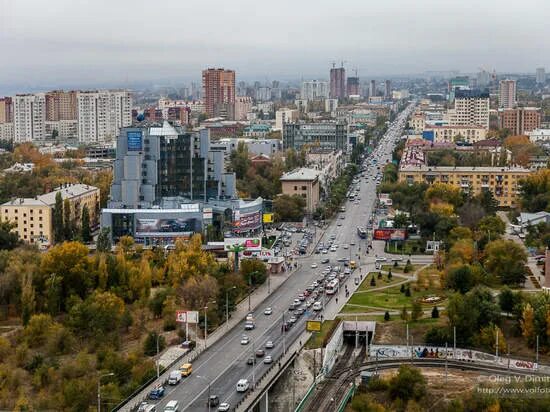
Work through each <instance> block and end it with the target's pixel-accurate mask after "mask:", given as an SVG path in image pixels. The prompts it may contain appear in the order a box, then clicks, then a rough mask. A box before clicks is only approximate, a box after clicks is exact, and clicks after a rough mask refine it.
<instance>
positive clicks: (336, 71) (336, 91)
mask: <svg viewBox="0 0 550 412" xmlns="http://www.w3.org/2000/svg"><path fill="white" fill-rule="evenodd" d="M329 97H330V98H331V99H345V98H346V69H344V68H343V67H333V68H332V69H330V95H329Z"/></svg>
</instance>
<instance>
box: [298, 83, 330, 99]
mask: <svg viewBox="0 0 550 412" xmlns="http://www.w3.org/2000/svg"><path fill="white" fill-rule="evenodd" d="M328 95H329V88H328V83H327V82H323V81H319V80H308V81H304V82H302V89H301V91H300V98H302V99H305V100H322V99H326V98H327V97H328Z"/></svg>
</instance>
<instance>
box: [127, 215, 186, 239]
mask: <svg viewBox="0 0 550 412" xmlns="http://www.w3.org/2000/svg"><path fill="white" fill-rule="evenodd" d="M195 227H196V219H194V218H191V219H182V218H168V219H143V218H138V219H136V236H175V235H179V234H181V235H185V234H191V233H193V232H194V231H195Z"/></svg>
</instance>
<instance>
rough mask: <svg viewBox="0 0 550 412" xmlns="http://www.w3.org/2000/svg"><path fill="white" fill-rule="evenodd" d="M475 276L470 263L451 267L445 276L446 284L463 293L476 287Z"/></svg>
mask: <svg viewBox="0 0 550 412" xmlns="http://www.w3.org/2000/svg"><path fill="white" fill-rule="evenodd" d="M474 284H475V277H474V274H473V271H472V268H471V266H470V265H461V266H458V267H454V268H451V269H450V270H449V271H448V272H447V275H446V277H445V286H446V287H447V288H449V289H454V290H456V291H457V292H460V293H462V294H464V293H466V292H468V291H469V290H470V289H472V288H473V287H474Z"/></svg>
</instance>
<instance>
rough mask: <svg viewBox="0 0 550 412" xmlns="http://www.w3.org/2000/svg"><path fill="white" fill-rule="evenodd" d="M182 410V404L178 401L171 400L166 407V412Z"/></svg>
mask: <svg viewBox="0 0 550 412" xmlns="http://www.w3.org/2000/svg"><path fill="white" fill-rule="evenodd" d="M179 410H180V404H179V403H178V401H170V402H168V403H167V404H166V406H165V407H164V412H178V411H179Z"/></svg>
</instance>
